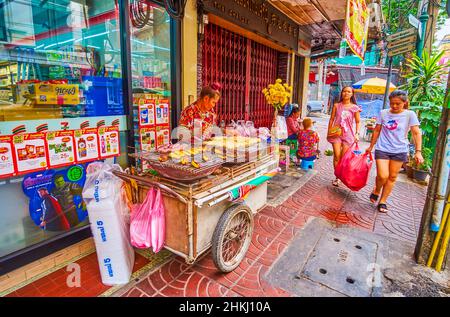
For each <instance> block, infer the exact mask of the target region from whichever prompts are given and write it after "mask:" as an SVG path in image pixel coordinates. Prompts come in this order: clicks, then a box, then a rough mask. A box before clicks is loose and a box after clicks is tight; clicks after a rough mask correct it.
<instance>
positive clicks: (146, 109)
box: [139, 99, 155, 127]
mask: <svg viewBox="0 0 450 317" xmlns="http://www.w3.org/2000/svg"><path fill="white" fill-rule="evenodd" d="M141 102H142V103H141V104H139V126H141V127H146V126H153V125H155V100H150V99H142V101H141Z"/></svg>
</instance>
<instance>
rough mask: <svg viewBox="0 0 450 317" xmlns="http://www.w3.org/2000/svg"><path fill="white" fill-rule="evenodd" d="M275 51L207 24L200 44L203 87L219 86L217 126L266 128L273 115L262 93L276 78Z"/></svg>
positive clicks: (276, 58)
mask: <svg viewBox="0 0 450 317" xmlns="http://www.w3.org/2000/svg"><path fill="white" fill-rule="evenodd" d="M277 66H278V51H276V50H274V49H271V48H269V47H266V46H264V45H261V44H258V43H256V42H254V41H252V40H249V39H247V38H245V37H243V36H240V35H238V34H235V33H233V32H230V31H228V30H225V29H223V28H221V27H219V26H217V25H215V24H212V23H209V24H208V25H206V27H205V37H204V40H203V43H202V83H203V85H209V84H211V83H213V82H219V83H221V84H222V98H221V99H220V101H219V103H218V105H217V108H216V111H217V114H218V117H219V122H220V121H221V120H225V122H226V123H229V122H230V121H231V120H232V119H238V120H239V119H245V120H252V121H254V122H255V126H257V127H260V126H266V127H269V126H270V125H271V123H272V118H273V111H272V108H271V107H270V106H269V105H267V103H266V101H265V99H264V95H263V94H262V93H261V90H262V89H263V88H264V87H266V86H267V85H268V84H270V83H273V82H274V81H275V80H276V76H277Z"/></svg>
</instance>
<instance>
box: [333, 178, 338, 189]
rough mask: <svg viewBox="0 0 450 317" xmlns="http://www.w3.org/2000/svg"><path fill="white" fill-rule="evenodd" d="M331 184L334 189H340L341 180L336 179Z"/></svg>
mask: <svg viewBox="0 0 450 317" xmlns="http://www.w3.org/2000/svg"><path fill="white" fill-rule="evenodd" d="M331 184H332V185H333V186H334V187H339V179H337V178H336V179H335V180H334V181H332V182H331Z"/></svg>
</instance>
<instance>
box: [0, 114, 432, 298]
mask: <svg viewBox="0 0 450 317" xmlns="http://www.w3.org/2000/svg"><path fill="white" fill-rule="evenodd" d="M316 120H317V123H316V130H317V131H319V133H320V135H321V140H322V142H321V151H322V153H324V152H325V150H326V149H330V148H331V146H330V145H329V144H328V143H327V142H326V141H325V133H326V132H325V129H326V124H327V121H326V118H317V119H316ZM361 148H362V149H364V148H365V147H364V146H361ZM315 169H316V170H317V171H318V173H317V174H316V175H315V176H314V177H312V178H311V179H310V180H309V181H308V182H307V183H306V184H305V185H304V186H303V187H301V188H300V189H299V190H298V191H297V192H296V193H294V194H293V195H291V196H290V197H289V198H287V199H286V201H285V202H284V203H282V204H281V205H279V206H277V207H271V206H266V207H265V208H263V209H262V210H261V211H260V212H259V213H258V214H257V215H256V216H255V226H254V233H253V237H252V243H251V245H250V248H249V250H248V252H247V254H246V257H245V258H244V259H243V261H242V262H241V264H240V265H239V267H237V268H236V269H235V270H234V271H233V272H230V273H228V274H223V273H221V272H219V271H218V270H217V269H216V267H215V266H214V263H213V261H212V257H211V255H210V253H208V254H206V255H204V256H203V257H202V258H200V259H199V260H198V261H197V262H196V263H194V264H193V265H187V264H186V263H185V262H184V259H182V258H181V257H178V256H175V255H172V256H169V260H168V262H167V263H166V264H164V265H163V266H161V267H160V268H158V269H157V270H156V271H155V272H152V273H151V274H149V275H147V276H145V277H141V280H140V281H139V282H138V283H136V284H135V285H131V284H130V285H128V286H127V288H123V289H122V290H119V291H118V292H117V293H116V294H117V295H116V296H119V294H121V295H120V296H128V297H160V296H192V297H197V296H198V297H211V296H218V297H235V296H238V297H241V296H246V297H248V296H257V297H265V296H270V297H276V296H283V297H286V296H292V294H290V293H288V292H286V291H284V290H282V289H280V288H277V287H273V286H272V285H270V284H269V283H268V282H267V281H266V279H265V274H266V273H267V272H268V271H269V269H270V267H271V266H272V265H273V263H274V262H275V261H276V260H277V258H278V257H279V256H280V255H281V253H282V252H283V251H284V250H285V249H286V248H287V247H288V245H289V243H290V242H291V241H292V240H293V238H294V237H295V235H296V234H297V233H298V232H299V231H300V230H301V229H302V227H303V226H304V224H305V223H306V222H307V221H308V219H309V218H310V217H321V218H325V219H328V220H329V221H333V222H334V223H335V224H336V225H337V226H339V225H351V226H355V227H357V228H360V229H361V230H368V231H371V232H376V233H380V234H383V235H387V236H391V237H395V238H397V239H401V240H404V241H406V242H410V243H411V253H412V251H413V246H414V243H415V241H416V239H417V233H418V230H419V225H420V220H421V214H422V208H423V204H424V202H425V195H426V187H424V186H420V185H417V184H415V183H412V182H410V181H407V180H406V177H404V175H403V176H402V177H401V179H400V180H399V181H398V182H397V184H396V187H395V188H394V191H393V193H392V196H391V197H390V199H389V201H388V206H389V213H387V214H378V213H377V211H376V208H375V206H374V205H373V204H371V203H370V202H369V200H368V197H369V195H370V191H371V189H372V188H373V183H374V176H375V173H374V171H372V175H371V178H370V182H369V184H368V186H367V187H365V188H364V189H363V190H361V191H360V192H356V193H355V192H351V191H349V190H348V189H346V188H344V187H339V188H335V187H333V186H331V181H332V180H333V178H334V175H333V169H332V158H331V157H326V156H324V155H322V157H321V158H320V159H319V160H318V161H317V162H316V164H315ZM148 261H149V260H148V259H147V258H145V257H142V256H141V255H139V254H137V253H136V263H135V268H134V272H136V271H137V270H139V269H140V268H142V267H144V266H146V265H147V263H148ZM77 263H78V264H80V266H81V272H82V274H83V277H84V276H86V275H87V276H88V278H87V279H84V278H83V280H82V287H81V288H72V289H69V288H68V287H67V286H66V283H65V281H66V279H67V276H68V274H70V273H69V272H67V271H66V270H65V268H64V269H60V270H59V271H56V272H54V273H52V274H50V275H47V276H46V277H43V278H41V279H39V280H37V281H35V282H33V283H31V284H29V285H27V286H25V287H23V288H21V289H18V290H16V291H14V292H12V293H11V294H9V295H7V296H12V297H21V296H73V297H84V296H99V295H101V294H104V293H105V292H107V291H108V290H110V287H108V286H105V285H103V284H101V278H100V274H99V271H98V263H97V258H96V254H95V253H93V254H91V255H89V256H87V257H85V258H83V259H81V260H79V261H77ZM148 266H149V267H151V266H150V265H148ZM293 269H295V268H293Z"/></svg>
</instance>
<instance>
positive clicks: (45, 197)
mask: <svg viewBox="0 0 450 317" xmlns="http://www.w3.org/2000/svg"><path fill="white" fill-rule="evenodd" d="M85 181H86V170H85V166H83V165H74V166H71V167H69V168H67V169H64V170H59V171H56V170H54V169H50V170H46V171H43V172H37V173H31V174H28V175H26V176H25V177H24V179H23V182H22V190H23V192H24V194H25V195H26V196H27V197H28V198H29V200H30V202H29V212H30V217H31V219H32V220H33V221H34V223H35V224H36V226H39V227H40V228H41V229H42V230H48V231H66V230H70V229H71V228H74V227H76V226H77V225H79V224H80V223H81V222H83V221H84V220H86V217H87V215H88V213H87V209H86V205H85V203H84V201H83V198H82V190H83V186H84V183H85Z"/></svg>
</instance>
